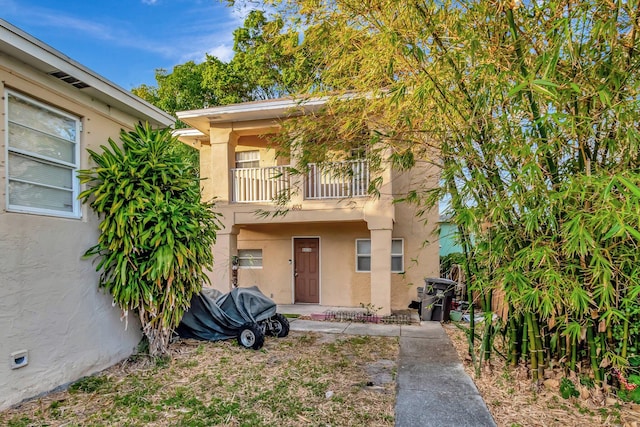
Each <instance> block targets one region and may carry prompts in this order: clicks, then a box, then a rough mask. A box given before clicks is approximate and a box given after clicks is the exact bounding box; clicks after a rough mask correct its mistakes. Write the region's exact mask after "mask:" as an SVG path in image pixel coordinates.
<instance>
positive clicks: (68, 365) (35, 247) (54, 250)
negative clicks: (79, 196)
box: [0, 52, 141, 409]
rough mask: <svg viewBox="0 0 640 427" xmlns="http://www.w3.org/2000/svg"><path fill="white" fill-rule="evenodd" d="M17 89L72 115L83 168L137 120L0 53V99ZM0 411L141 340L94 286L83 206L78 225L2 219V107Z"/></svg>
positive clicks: (98, 366)
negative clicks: (17, 364) (16, 363)
mask: <svg viewBox="0 0 640 427" xmlns="http://www.w3.org/2000/svg"><path fill="white" fill-rule="evenodd" d="M5 88H10V89H11V90H14V91H17V92H20V93H22V94H24V95H26V96H29V97H32V98H34V99H36V100H39V101H41V102H45V103H47V104H49V105H51V106H54V107H56V108H59V109H62V110H64V111H67V112H69V113H71V114H74V115H76V116H78V117H80V119H81V121H82V124H83V130H82V132H81V137H80V138H81V163H80V167H81V168H86V167H88V166H90V165H89V164H88V156H87V152H86V149H87V148H92V149H94V150H98V149H99V146H100V145H101V144H105V143H106V141H107V139H108V138H109V137H111V138H113V139H115V140H117V139H118V135H119V133H120V129H121V128H130V127H131V126H132V125H133V124H134V123H136V122H137V121H138V120H139V119H140V118H138V117H134V116H131V115H128V114H125V113H123V112H121V111H118V110H117V109H115V108H113V107H111V106H109V105H106V104H104V103H101V102H99V101H97V100H96V99H94V98H93V97H91V96H89V95H86V94H85V93H83V92H81V91H80V90H78V89H76V88H74V87H72V86H69V85H67V84H66V83H63V82H59V81H57V80H56V79H54V78H52V77H49V76H47V75H46V74H44V73H41V72H37V71H35V70H32V69H31V68H29V67H28V66H26V65H24V64H23V63H20V62H19V61H16V60H14V59H12V58H11V57H8V56H7V55H5V54H3V53H2V52H0V94H4V93H5V92H4V90H5ZM0 118H1V120H2V121H1V122H0V123H2V126H1V130H0V189H1V191H2V197H0V409H3V408H6V407H8V406H10V405H12V404H15V403H18V402H20V401H21V400H23V399H25V398H29V397H33V396H35V395H38V394H40V393H43V392H46V391H49V390H52V389H54V388H56V387H58V386H60V385H63V384H67V383H69V382H72V381H75V380H77V379H79V378H81V377H83V376H85V375H88V374H92V373H95V372H97V371H100V370H102V369H104V368H107V367H108V366H110V365H112V364H114V363H116V362H117V361H120V360H122V359H124V358H126V357H128V356H129V355H130V354H132V352H133V351H134V350H135V348H136V346H137V344H138V342H139V340H140V338H141V334H140V325H139V323H138V321H137V319H136V318H135V315H132V314H129V317H128V328H127V329H125V322H124V321H122V320H121V319H120V317H121V312H120V310H119V309H118V308H116V307H113V306H112V304H111V298H110V296H109V295H105V294H103V293H102V292H101V291H99V290H98V289H97V283H98V275H97V273H96V272H95V265H94V263H93V262H92V261H91V260H85V259H82V258H81V257H82V254H83V253H84V251H85V250H86V249H88V248H89V247H90V246H92V245H93V244H95V242H96V241H97V236H98V228H97V227H98V222H99V221H98V219H97V218H96V217H95V216H94V215H93V214H92V213H91V211H90V210H89V209H88V207H87V206H83V209H82V218H81V219H68V218H58V217H52V216H43V215H34V214H24V213H14V212H8V211H7V209H6V194H5V193H6V157H5V156H6V148H5V145H6V129H5V127H6V125H5V111H4V103H0ZM20 350H27V351H28V357H29V358H28V360H29V363H28V365H26V366H24V367H22V368H19V369H11V367H10V366H11V364H10V355H11V353H13V352H16V351H20Z"/></svg>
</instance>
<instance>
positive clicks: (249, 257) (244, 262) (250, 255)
mask: <svg viewBox="0 0 640 427" xmlns="http://www.w3.org/2000/svg"><path fill="white" fill-rule="evenodd" d="M238 267H240V268H262V249H238Z"/></svg>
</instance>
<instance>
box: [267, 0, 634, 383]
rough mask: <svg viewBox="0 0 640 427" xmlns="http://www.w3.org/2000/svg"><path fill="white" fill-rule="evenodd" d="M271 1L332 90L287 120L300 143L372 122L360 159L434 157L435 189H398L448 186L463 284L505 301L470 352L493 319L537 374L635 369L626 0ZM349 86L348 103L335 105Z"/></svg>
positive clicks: (431, 193) (323, 87)
mask: <svg viewBox="0 0 640 427" xmlns="http://www.w3.org/2000/svg"><path fill="white" fill-rule="evenodd" d="M270 4H271V6H272V7H276V8H278V10H279V11H280V13H281V16H282V17H283V18H285V17H286V18H289V21H287V22H289V23H290V25H302V26H303V27H304V29H305V40H304V44H305V45H306V49H308V51H313V52H316V58H317V59H318V61H319V62H318V63H316V66H315V68H314V72H315V73H316V74H317V78H318V79H319V80H320V81H321V84H316V85H315V86H313V87H312V88H311V89H314V90H315V93H317V94H327V93H328V92H327V91H328V90H330V91H332V93H333V94H337V96H335V98H334V101H333V102H331V103H330V104H329V107H328V110H329V111H328V112H329V113H330V116H329V115H327V116H325V117H312V118H308V117H307V118H303V119H301V120H300V121H298V122H296V123H295V124H291V125H289V126H288V130H289V131H290V132H292V133H293V135H294V136H295V138H291V143H292V144H297V145H299V146H300V147H299V148H298V149H297V150H295V151H296V152H298V153H302V154H303V155H306V156H309V155H314V153H316V154H317V155H320V156H322V153H323V152H324V153H326V152H327V151H328V150H330V149H332V148H339V147H338V146H339V145H341V143H339V142H337V141H335V140H334V142H332V141H331V140H329V139H324V140H322V146H321V147H318V146H317V141H318V139H317V138H316V136H318V135H321V134H322V132H323V131H327V129H328V130H330V131H331V132H333V133H335V134H339V133H340V132H341V133H342V134H343V135H348V134H354V133H360V131H361V129H362V127H363V125H362V123H363V122H366V123H367V127H368V128H369V129H373V132H371V135H372V137H371V138H370V141H369V143H370V144H371V146H372V147H374V148H375V147H381V146H383V147H384V148H385V150H372V151H371V152H370V155H371V156H373V157H376V156H381V155H384V156H385V157H384V158H382V159H379V160H380V161H390V162H391V163H392V164H393V165H394V166H395V167H398V168H411V167H413V166H414V165H415V164H416V162H420V161H430V162H433V163H436V164H439V166H440V167H441V182H442V186H441V188H439V189H427V188H424V189H422V190H420V189H419V190H416V191H413V192H411V193H409V194H407V195H405V197H404V200H405V201H410V202H414V203H417V204H419V205H421V206H422V207H423V208H424V209H430V208H432V207H434V206H437V203H438V202H439V201H440V200H442V199H445V200H447V201H448V203H449V209H450V211H451V213H452V218H453V220H454V221H455V222H456V224H457V225H458V227H459V230H460V234H461V236H462V240H463V244H464V247H465V253H466V262H465V266H466V269H467V272H468V276H469V277H470V278H471V279H470V282H471V283H470V285H471V286H470V287H469V289H470V294H469V296H470V298H471V297H472V296H473V295H477V294H479V295H480V296H481V300H482V301H479V303H480V304H479V305H480V306H481V307H483V309H484V310H485V311H486V317H487V319H491V312H490V310H491V297H492V295H493V293H495V292H497V293H500V294H501V295H504V297H505V301H506V304H507V305H508V307H509V318H508V322H507V323H506V324H501V323H492V322H491V321H487V322H484V326H483V331H482V344H483V345H482V348H483V352H482V353H481V354H479V355H478V358H479V359H478V362H480V361H481V360H487V359H488V358H490V357H492V349H491V345H490V344H491V340H492V339H493V337H494V336H495V335H496V333H497V332H499V331H502V332H503V334H504V335H505V336H506V337H507V339H508V340H509V342H510V354H509V355H508V357H509V358H510V360H511V361H512V363H519V362H526V363H528V364H529V366H530V369H531V371H530V372H531V375H532V377H533V378H539V379H542V378H543V374H544V369H545V367H547V366H549V365H550V360H553V363H554V364H555V365H556V366H557V365H558V364H559V365H560V366H563V367H565V368H566V369H567V370H582V372H590V373H591V375H592V377H593V378H594V379H595V380H596V381H597V382H602V381H605V380H606V381H609V380H611V379H612V377H611V375H610V373H611V372H610V370H609V367H610V366H615V367H617V368H619V369H620V370H621V371H622V372H625V370H626V369H631V368H630V367H629V364H628V360H629V359H630V358H632V357H636V356H637V355H638V353H640V348H638V347H637V343H638V342H640V330H638V328H637V327H636V326H635V325H637V324H638V323H639V322H640V303H639V300H638V296H639V295H640V277H639V274H640V273H639V272H638V271H639V270H638V269H637V268H636V267H635V266H637V265H640V251H638V244H639V243H640V232H639V230H640V215H639V214H640V190H639V188H640V173H639V167H640V135H639V133H638V125H639V123H638V122H639V117H640V116H639V114H640V113H639V112H640V108H639V107H640V105H639V102H638V67H639V66H640V58H639V55H638V48H639V43H638V19H639V18H640V11H639V6H638V4H637V3H631V2H627V1H613V2H601V1H596V0H548V1H537V2H518V1H516V2H512V1H486V0H475V1H465V2H460V1H451V0H446V1H431V0H422V1H412V2H406V1H400V0H364V1H363V0H334V1H331V2H317V1H315V0H290V1H275V2H270ZM353 92H355V93H358V94H359V95H358V96H359V97H360V100H359V102H344V98H345V93H353ZM304 135H311V136H312V137H310V138H305V137H304ZM307 141H313V144H307ZM383 153H386V154H383ZM389 153H390V154H389ZM472 235H473V236H474V239H473V242H474V243H473V244H472V243H471V239H470V236H472ZM474 290H475V291H477V293H473V291H474ZM476 303H478V301H476ZM474 328H475V325H474V324H473V322H472V324H471V332H470V334H469V338H470V344H473V341H474V336H475V335H474V333H475V331H474Z"/></svg>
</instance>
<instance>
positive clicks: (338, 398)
mask: <svg viewBox="0 0 640 427" xmlns="http://www.w3.org/2000/svg"><path fill="white" fill-rule="evenodd" d="M172 348H173V349H172V352H173V354H172V357H171V358H168V359H162V360H158V361H151V360H149V359H147V358H146V357H143V356H137V357H133V358H131V359H129V360H127V361H125V362H123V363H121V364H118V365H116V366H113V367H111V368H109V369H107V370H106V371H103V372H101V373H100V374H98V375H95V376H92V377H87V378H84V379H82V380H80V381H78V382H76V383H75V384H73V385H72V386H71V387H69V389H68V390H67V391H64V392H56V393H51V394H48V395H46V396H44V397H42V398H39V399H36V400H31V401H28V402H26V403H23V404H22V405H20V406H18V407H15V408H12V409H10V410H7V411H5V412H1V413H0V424H1V425H6V426H13V427H18V426H63V425H64V426H68V427H71V426H86V425H91V426H113V425H118V426H147V425H154V426H194V427H196V426H213V425H216V426H252V427H253V426H300V425H314V426H320V425H322V426H325V425H332V426H363V425H366V426H392V425H393V423H394V416H393V414H394V405H395V374H396V366H397V358H398V339H397V338H396V337H358V336H343V335H340V336H338V335H329V334H327V335H323V334H314V333H298V332H292V333H291V334H290V335H289V336H288V337H287V338H283V339H279V340H277V339H268V340H267V342H266V343H265V346H264V347H263V349H262V350H260V351H252V350H246V349H244V348H241V347H239V346H238V345H237V344H236V343H235V341H226V342H217V343H210V342H200V341H193V340H186V341H180V342H179V343H176V344H174V345H173V346H172Z"/></svg>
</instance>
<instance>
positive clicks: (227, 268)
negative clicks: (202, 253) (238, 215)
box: [209, 227, 238, 292]
mask: <svg viewBox="0 0 640 427" xmlns="http://www.w3.org/2000/svg"><path fill="white" fill-rule="evenodd" d="M237 254H238V230H236V229H235V227H234V228H231V229H224V230H220V231H219V232H218V236H217V237H216V243H215V244H214V245H213V271H212V272H211V274H210V275H209V278H210V279H211V285H212V286H213V287H214V288H216V289H218V290H220V291H222V292H228V291H230V290H231V289H232V288H233V283H232V279H233V269H232V268H231V267H232V263H231V260H232V257H233V256H236V255H237Z"/></svg>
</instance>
